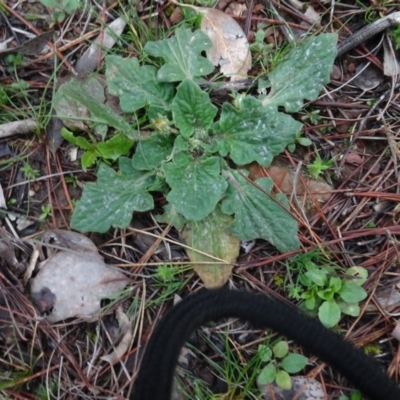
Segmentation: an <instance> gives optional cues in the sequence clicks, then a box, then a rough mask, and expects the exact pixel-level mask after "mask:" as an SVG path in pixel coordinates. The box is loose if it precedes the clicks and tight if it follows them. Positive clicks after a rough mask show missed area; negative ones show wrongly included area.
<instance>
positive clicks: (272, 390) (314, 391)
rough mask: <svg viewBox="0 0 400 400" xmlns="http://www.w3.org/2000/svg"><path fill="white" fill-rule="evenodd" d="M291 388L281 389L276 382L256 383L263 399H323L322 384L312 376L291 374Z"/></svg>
mask: <svg viewBox="0 0 400 400" xmlns="http://www.w3.org/2000/svg"><path fill="white" fill-rule="evenodd" d="M291 381H292V388H291V389H290V390H284V389H281V388H280V387H279V386H278V385H277V384H275V383H272V384H268V385H258V388H259V389H260V391H261V392H262V394H263V399H264V400H270V399H271V400H272V399H282V400H289V399H294V398H296V399H298V400H311V399H312V400H324V399H326V393H325V391H324V388H323V386H322V385H321V384H320V383H319V382H318V381H317V380H316V379H314V378H308V377H307V376H303V375H299V376H292V377H291Z"/></svg>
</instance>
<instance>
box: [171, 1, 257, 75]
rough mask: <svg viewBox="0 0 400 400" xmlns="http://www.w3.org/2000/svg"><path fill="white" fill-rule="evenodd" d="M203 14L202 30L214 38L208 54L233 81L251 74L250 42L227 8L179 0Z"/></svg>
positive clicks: (184, 5) (185, 5)
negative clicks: (207, 6)
mask: <svg viewBox="0 0 400 400" xmlns="http://www.w3.org/2000/svg"><path fill="white" fill-rule="evenodd" d="M173 2H174V3H175V4H178V5H180V6H183V7H189V8H192V9H193V10H195V11H197V12H198V13H201V14H203V19H202V21H201V30H202V31H203V32H204V33H206V34H207V35H208V37H209V38H210V39H211V41H212V43H213V46H212V47H211V49H210V50H208V51H206V54H207V58H208V59H209V60H210V61H211V62H212V63H213V64H214V65H215V66H220V71H221V73H222V74H224V75H225V76H228V77H230V79H231V81H237V80H242V79H245V78H246V77H247V71H248V70H249V69H250V68H251V54H250V50H249V42H248V41H247V37H246V35H245V34H244V32H243V30H242V28H241V27H240V25H239V24H238V23H237V22H236V21H235V20H234V19H233V18H232V17H230V16H228V15H227V14H225V13H224V12H223V11H220V10H217V9H215V8H205V7H196V6H192V5H189V4H179V3H177V2H175V1H173Z"/></svg>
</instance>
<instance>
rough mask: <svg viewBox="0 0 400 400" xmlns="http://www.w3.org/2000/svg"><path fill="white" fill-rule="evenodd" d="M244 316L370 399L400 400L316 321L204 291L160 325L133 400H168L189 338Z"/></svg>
mask: <svg viewBox="0 0 400 400" xmlns="http://www.w3.org/2000/svg"><path fill="white" fill-rule="evenodd" d="M228 317H233V318H242V319H244V320H247V321H250V322H251V323H252V324H254V325H256V326H258V327H264V328H271V329H273V330H275V331H277V332H279V333H280V334H282V335H284V336H286V337H287V338H288V339H291V340H294V341H295V342H296V343H297V344H299V345H300V346H302V347H303V348H304V349H306V350H307V351H309V352H311V353H312V354H314V355H316V356H318V357H319V358H320V359H321V360H323V361H325V362H327V363H328V364H329V365H331V366H332V367H334V368H335V369H337V370H338V371H339V372H340V373H342V374H343V376H345V377H346V378H347V379H348V380H349V381H350V382H352V383H353V384H354V386H355V387H356V388H358V389H359V390H361V392H362V393H363V394H364V395H365V396H367V397H368V398H369V399H371V400H400V389H399V388H398V387H397V386H396V384H395V383H394V382H393V381H392V380H391V379H389V378H388V377H387V376H386V374H385V373H384V372H383V371H382V370H381V368H380V367H379V366H378V365H377V364H376V363H375V362H374V361H373V360H372V359H371V358H370V357H368V356H367V355H365V354H364V353H363V352H362V351H361V350H358V349H356V348H355V347H354V346H353V345H352V344H350V343H349V342H346V341H345V340H344V339H343V338H342V337H341V336H340V335H337V334H335V333H333V332H331V331H329V330H328V329H326V328H325V327H324V326H323V325H321V324H320V323H319V321H318V320H316V319H313V318H310V317H308V316H306V315H305V314H303V313H302V312H300V311H299V310H297V309H295V308H293V307H291V306H289V305H287V304H285V303H282V302H280V301H277V300H273V299H271V298H269V297H266V296H264V295H260V294H253V293H247V292H242V291H232V290H228V289H225V288H223V289H216V290H202V291H200V292H199V293H197V294H194V295H192V296H189V297H187V298H185V299H184V300H182V301H181V302H180V303H178V304H177V305H176V306H175V307H173V308H172V309H171V310H170V311H168V312H167V313H166V315H165V316H164V317H163V318H162V319H161V321H160V322H159V323H158V325H157V326H156V328H155V330H154V332H153V333H152V335H151V337H150V340H149V342H148V344H147V347H146V350H145V353H144V357H143V360H142V363H141V367H140V369H139V373H138V376H137V378H136V382H135V384H134V390H133V395H132V396H131V399H133V400H169V399H170V394H171V389H172V380H173V374H174V370H175V367H176V364H177V362H178V357H179V352H180V349H181V348H182V346H183V345H184V344H185V342H186V340H187V338H188V337H189V335H190V334H191V333H192V332H193V331H194V330H195V329H196V328H198V327H200V326H201V325H203V324H205V323H206V322H209V321H217V320H219V319H221V318H228Z"/></svg>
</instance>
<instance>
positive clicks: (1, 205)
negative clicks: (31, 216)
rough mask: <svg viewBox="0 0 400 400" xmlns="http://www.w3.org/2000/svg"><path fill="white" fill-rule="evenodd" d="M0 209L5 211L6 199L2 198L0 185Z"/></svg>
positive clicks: (2, 193)
mask: <svg viewBox="0 0 400 400" xmlns="http://www.w3.org/2000/svg"><path fill="white" fill-rule="evenodd" d="M0 208H5V209H6V210H7V203H6V199H5V198H4V192H3V188H2V187H1V185H0Z"/></svg>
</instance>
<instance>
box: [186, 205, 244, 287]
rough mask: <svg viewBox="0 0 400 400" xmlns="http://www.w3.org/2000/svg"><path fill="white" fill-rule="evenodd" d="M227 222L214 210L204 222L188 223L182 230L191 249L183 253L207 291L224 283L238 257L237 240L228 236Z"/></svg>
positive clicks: (224, 216) (230, 235)
mask: <svg viewBox="0 0 400 400" xmlns="http://www.w3.org/2000/svg"><path fill="white" fill-rule="evenodd" d="M231 223H232V217H231V216H229V215H225V214H223V213H222V212H221V211H220V210H218V209H216V210H214V211H213V212H212V213H211V214H210V215H209V216H207V217H206V218H205V219H203V220H201V221H199V222H191V223H188V224H187V225H186V226H185V228H184V229H183V231H182V238H183V239H184V240H185V242H186V244H187V245H188V246H190V247H191V248H192V249H189V248H187V249H186V253H187V255H188V257H189V259H190V261H192V262H193V268H194V270H195V271H196V273H197V274H198V275H199V276H200V279H201V280H202V281H203V282H204V286H205V287H206V288H208V289H211V288H217V287H221V286H223V285H224V284H225V283H226V282H227V280H228V279H229V278H230V276H231V273H232V269H233V263H234V262H235V261H236V259H237V257H238V255H239V250H240V240H239V239H238V238H237V237H235V236H234V235H232V234H231V233H229V230H228V229H229V226H230V224H231ZM197 250H200V251H197ZM206 254H209V255H210V256H211V257H209V256H207V255H206ZM215 258H217V259H220V260H224V261H225V263H224V262H218V261H216V260H215Z"/></svg>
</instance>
